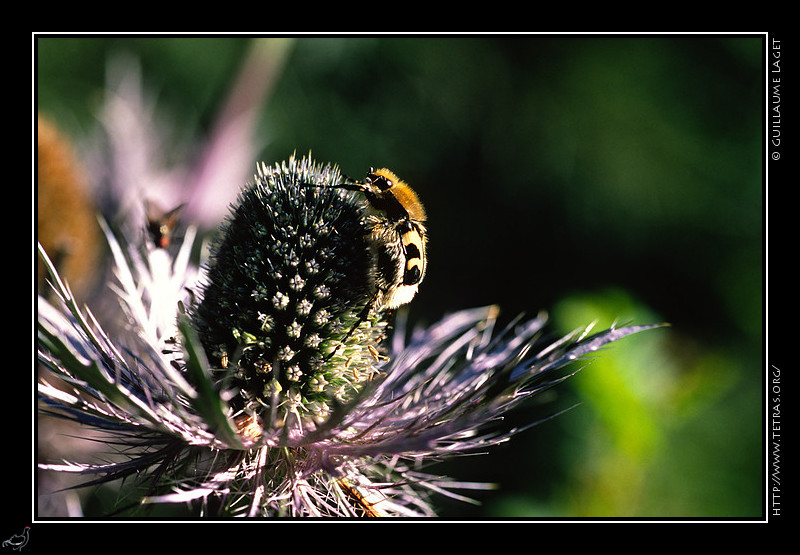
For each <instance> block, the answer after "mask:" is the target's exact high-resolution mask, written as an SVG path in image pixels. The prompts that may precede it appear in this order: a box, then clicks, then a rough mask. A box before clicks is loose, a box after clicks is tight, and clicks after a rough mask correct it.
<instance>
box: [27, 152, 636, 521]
mask: <svg viewBox="0 0 800 555" xmlns="http://www.w3.org/2000/svg"><path fill="white" fill-rule="evenodd" d="M342 179H343V177H342V176H341V174H340V173H339V171H338V169H337V168H335V167H334V166H330V165H322V164H318V163H316V162H314V161H313V160H312V159H310V158H309V157H304V158H302V159H297V158H294V157H293V158H291V159H289V160H288V161H287V162H285V163H282V164H278V165H275V166H273V167H266V166H262V167H261V168H260V170H259V172H258V174H257V175H256V176H255V181H254V183H253V184H252V185H250V186H249V187H248V188H246V189H245V190H244V191H243V192H242V194H241V195H240V197H239V200H238V201H237V203H236V205H235V206H234V207H233V210H232V213H231V215H230V218H229V220H228V221H227V223H226V224H225V226H224V227H223V232H222V235H221V237H220V239H219V240H218V242H217V243H216V244H215V246H214V248H213V250H212V253H213V254H212V257H211V259H210V260H209V261H208V263H207V264H205V265H204V266H203V268H204V271H203V272H199V273H198V272H196V271H195V270H194V268H193V267H192V266H191V265H190V264H189V262H188V254H187V253H188V252H189V250H190V247H191V243H192V241H193V235H192V233H187V234H186V235H185V236H184V243H183V244H182V245H176V246H175V247H174V248H175V252H176V253H177V255H175V256H172V257H171V256H169V255H168V252H171V251H166V250H164V249H160V248H157V247H154V246H153V245H152V244H148V245H145V246H139V247H136V246H135V245H132V244H129V243H128V242H127V241H125V240H121V239H119V238H117V237H116V236H115V235H114V234H113V233H112V232H111V231H110V230H109V229H108V228H106V235H107V237H108V239H109V244H110V245H111V247H112V252H113V253H114V255H115V263H116V270H117V272H116V276H117V281H116V284H115V291H116V293H117V295H118V296H119V300H120V301H121V305H122V307H123V309H124V311H125V314H126V315H127V320H128V325H129V327H128V330H127V332H125V333H124V334H122V336H121V337H112V336H111V335H110V334H108V333H106V332H104V331H103V329H102V328H101V327H100V325H99V324H98V323H97V321H96V320H95V319H94V318H93V317H92V315H91V314H90V313H88V311H86V310H83V309H81V308H80V307H79V306H78V305H77V303H76V301H75V299H74V298H73V297H72V295H71V293H70V292H69V287H68V286H67V284H65V283H63V281H62V280H61V279H60V278H59V276H58V273H57V272H56V270H55V268H53V266H52V264H50V263H49V260H48V258H47V255H46V253H44V252H43V251H42V252H41V256H42V259H43V260H44V261H45V263H46V265H47V267H48V270H49V272H50V274H51V280H52V283H53V287H54V290H55V292H56V301H55V302H54V303H52V304H51V303H49V302H48V301H46V300H45V299H43V298H40V299H39V320H38V335H39V341H38V347H39V359H40V361H41V363H42V364H43V365H44V366H45V367H46V368H48V369H49V370H51V371H52V372H53V373H54V374H55V375H56V376H58V377H59V378H60V379H61V380H63V382H64V383H65V384H67V385H66V387H64V388H56V387H55V386H54V385H52V384H51V383H49V382H48V381H42V383H41V384H40V387H39V391H40V396H41V399H42V402H43V404H44V406H45V407H46V409H45V410H47V411H48V412H53V413H57V414H60V415H62V416H65V417H67V418H71V419H74V420H77V421H80V422H83V423H85V424H88V425H90V426H92V427H94V428H96V429H100V430H103V431H104V432H106V433H107V434H109V435H110V436H111V437H112V439H111V440H109V443H110V444H114V443H118V442H119V443H122V444H123V445H125V447H126V448H125V449H124V453H125V458H124V459H123V460H121V461H118V462H112V463H108V464H102V465H90V464H72V463H70V464H61V465H54V464H42V465H40V467H41V468H45V469H50V470H62V471H69V472H76V473H81V474H92V475H97V476H99V478H98V479H97V480H100V481H103V480H113V479H116V478H122V477H126V476H136V477H137V480H142V481H145V482H146V484H147V487H148V490H147V495H146V496H145V498H144V500H145V501H150V502H154V501H162V502H166V501H189V502H197V503H199V506H200V507H201V508H202V511H203V514H208V513H209V512H210V511H211V509H212V507H213V508H214V511H215V513H216V512H218V513H219V514H223V515H248V516H275V515H290V516H327V515H338V516H356V515H362V516H363V515H368V516H370V515H371V516H375V515H401V516H431V515H434V514H435V511H434V509H433V505H432V503H431V501H430V499H429V497H430V494H431V493H432V492H438V493H446V494H450V495H457V494H456V493H455V492H454V491H453V488H458V487H463V486H465V484H457V483H451V482H449V481H448V480H446V479H444V478H440V477H436V476H433V475H428V474H423V473H422V472H421V471H420V470H419V465H418V463H419V462H421V461H425V460H438V459H441V458H443V457H448V456H452V455H456V454H459V453H467V452H472V451H475V450H477V449H481V450H483V449H485V448H486V447H489V446H492V445H494V444H497V443H499V442H502V441H505V440H507V439H508V438H509V437H510V436H511V435H513V434H514V433H516V432H518V431H519V430H515V429H504V428H503V427H502V426H500V425H499V423H498V422H499V419H500V417H502V415H503V414H505V413H506V412H507V411H508V410H510V409H512V408H514V407H515V406H517V405H518V404H520V403H522V402H523V401H525V400H526V399H528V398H530V397H531V396H533V395H535V394H536V393H537V392H539V391H541V390H542V389H544V388H548V387H551V386H553V385H554V384H556V383H559V381H561V380H562V379H564V378H565V377H567V376H568V375H570V372H572V371H573V369H572V367H571V363H572V362H574V361H576V360H577V359H579V358H581V357H583V356H585V355H588V354H590V353H592V352H594V351H596V350H598V349H599V348H600V347H602V346H603V345H606V344H608V343H609V342H612V341H615V340H617V339H619V338H621V337H623V336H625V335H628V334H630V333H634V332H637V331H640V330H643V329H646V328H648V327H650V326H632V327H623V328H616V327H612V328H610V329H607V330H605V331H602V332H599V333H596V334H590V329H589V328H587V329H584V330H579V331H577V332H575V333H574V334H570V335H568V336H566V337H563V338H561V339H557V340H552V339H551V338H549V337H548V336H547V334H546V333H545V329H544V325H545V322H546V318H545V317H544V316H543V315H540V316H538V317H536V318H533V319H531V320H524V319H523V318H520V319H518V320H517V321H515V322H513V323H512V324H510V325H508V326H506V327H504V328H503V329H502V330H496V329H495V328H496V323H497V309H496V308H495V307H487V308H479V309H468V310H462V311H458V312H455V313H453V314H451V315H449V316H446V317H445V318H443V319H442V320H441V321H440V322H438V323H436V324H434V325H432V326H430V327H427V328H422V329H417V330H414V331H413V332H412V333H411V334H410V335H409V337H408V339H407V341H406V334H405V330H402V329H398V330H395V331H394V333H392V332H391V330H390V327H389V325H388V321H389V320H388V314H387V313H386V312H385V311H382V310H380V308H379V307H378V306H377V305H376V304H375V303H374V299H375V295H376V281H375V280H374V269H375V265H376V259H375V256H376V254H375V250H374V245H371V244H370V242H369V240H368V239H367V237H368V236H369V233H370V227H369V225H370V224H369V223H368V222H370V221H372V220H371V218H374V213H373V211H371V210H369V209H368V207H367V205H366V203H365V201H364V199H363V197H362V196H361V195H360V193H359V192H358V191H349V190H345V189H342V188H337V187H335V185H338V184H340V183H341V182H342ZM393 252H399V251H397V250H395V251H393ZM187 289H188V290H192V291H194V296H191V295H187V293H186V291H187ZM183 306H185V307H186V310H182V309H181V307H183ZM212 501H213V503H212Z"/></svg>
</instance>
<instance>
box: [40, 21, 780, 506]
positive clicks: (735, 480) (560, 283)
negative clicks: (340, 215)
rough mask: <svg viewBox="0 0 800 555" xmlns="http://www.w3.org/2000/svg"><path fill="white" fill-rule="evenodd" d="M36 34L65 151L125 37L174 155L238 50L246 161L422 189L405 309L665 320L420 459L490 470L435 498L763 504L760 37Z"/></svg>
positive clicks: (45, 96)
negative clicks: (498, 438) (485, 431)
mask: <svg viewBox="0 0 800 555" xmlns="http://www.w3.org/2000/svg"><path fill="white" fill-rule="evenodd" d="M35 47H36V51H35V60H36V64H37V66H36V78H37V83H36V92H37V98H36V103H37V109H38V111H40V112H42V113H44V114H47V115H48V116H49V117H50V118H51V119H52V120H54V121H55V122H57V123H58V125H59V127H60V128H61V129H62V131H64V132H65V133H66V134H67V135H68V136H70V137H71V138H72V139H73V140H74V141H75V144H76V145H79V146H78V147H77V148H79V149H80V145H81V144H83V143H84V142H86V138H87V137H89V136H91V135H92V133H93V130H94V129H95V128H96V127H97V126H98V120H97V113H98V109H99V105H100V103H101V101H102V98H103V95H104V94H105V93H104V88H105V86H106V84H107V81H106V79H107V72H106V70H107V67H108V63H109V60H110V59H113V58H114V57H115V56H117V55H119V54H120V53H126V54H130V55H132V56H133V59H134V60H137V61H138V63H139V65H140V72H141V80H142V86H143V88H144V90H145V91H147V92H148V94H150V95H152V98H153V99H154V104H155V106H157V110H158V115H157V118H156V119H157V120H158V122H159V124H161V125H163V126H164V127H166V128H168V129H170V130H171V132H172V133H174V134H175V135H176V136H178V137H180V140H176V141H175V143H174V146H175V149H174V152H172V151H170V152H168V153H167V154H168V156H169V158H170V160H171V161H172V162H173V163H174V164H176V165H189V164H191V163H192V160H193V157H194V156H195V155H196V152H194V151H192V150H191V149H189V148H186V145H187V144H192V142H193V140H195V141H196V142H197V143H200V142H202V140H203V139H204V138H205V137H207V136H208V134H209V133H210V131H211V130H212V129H213V125H214V122H215V121H216V120H217V117H218V115H219V113H220V111H221V107H222V105H223V103H224V101H225V99H226V98H227V97H228V95H229V94H230V93H231V90H232V88H233V87H234V83H235V82H237V81H236V80H237V79H238V78H239V75H240V73H239V72H240V70H241V68H242V64H243V63H244V60H245V59H252V58H248V57H251V56H255V59H256V66H255V68H256V69H251V70H248V71H246V72H245V73H246V75H247V76H248V77H250V78H253V79H256V78H259V77H263V76H264V75H268V76H269V77H270V79H271V80H270V81H269V83H268V84H267V86H265V87H264V88H262V89H261V91H262V95H263V96H261V97H259V100H258V101H257V102H256V103H255V106H256V108H257V109H256V111H255V112H253V113H251V118H252V122H253V124H254V133H255V134H254V144H255V145H256V148H257V152H256V153H255V155H254V158H253V160H252V161H248V162H247V165H246V167H244V168H243V171H244V172H245V173H246V174H250V175H252V173H253V172H254V171H255V162H256V161H257V160H264V161H266V162H267V163H269V164H271V163H274V162H277V161H280V160H283V159H285V158H287V157H288V156H289V155H291V154H292V152H294V151H296V152H297V153H298V154H305V153H307V152H308V151H311V152H312V154H313V156H314V157H315V158H317V159H318V160H321V161H332V162H336V163H338V164H339V165H340V167H341V168H342V170H343V171H344V172H345V173H346V174H348V175H351V176H353V177H356V178H361V177H363V175H364V174H365V173H366V171H367V170H368V168H369V167H370V166H376V167H379V166H387V167H389V168H391V169H393V171H395V173H397V174H398V175H399V176H400V177H401V178H403V179H404V180H406V181H407V182H408V183H409V184H411V185H412V187H414V188H415V190H416V191H417V192H418V194H419V196H420V198H421V199H422V201H423V202H424V204H425V207H426V209H427V212H428V217H429V221H428V230H429V237H430V243H429V261H430V265H429V272H428V275H427V277H426V280H425V282H424V284H423V286H422V288H421V291H420V293H419V295H418V296H417V298H416V299H415V300H414V302H413V303H412V304H411V306H410V313H409V317H410V319H411V321H412V322H419V323H425V322H428V323H430V322H433V321H435V320H438V319H439V318H440V317H441V316H442V315H443V314H445V313H447V312H449V311H454V310H458V309H461V308H469V307H475V306H481V305H486V304H498V305H500V307H501V309H502V310H503V314H504V315H505V316H506V317H508V318H511V317H512V316H514V315H516V314H517V313H519V312H526V313H528V314H531V315H533V314H535V313H537V312H538V311H539V310H547V311H548V312H549V313H550V315H551V319H552V324H553V329H554V330H555V331H557V332H559V333H566V332H567V331H569V330H571V329H573V328H574V327H577V326H580V325H584V324H588V323H590V322H592V321H595V320H596V321H597V326H598V328H604V327H607V326H608V325H610V324H611V323H612V322H614V321H615V320H619V321H622V322H628V321H631V322H634V323H650V322H662V321H665V322H669V323H670V324H671V327H669V328H665V329H660V330H657V331H654V332H648V333H646V334H640V335H636V336H633V337H631V338H627V339H625V340H623V341H622V342H620V343H619V344H616V345H613V346H612V347H610V348H609V349H607V350H606V351H604V352H603V353H602V355H601V356H600V357H599V358H598V359H597V360H595V361H594V362H593V363H592V364H590V365H589V366H588V367H586V368H585V369H584V370H582V371H581V372H580V373H579V374H578V375H577V376H576V377H574V378H573V379H571V380H570V381H569V382H567V383H566V384H564V385H562V386H560V387H559V388H558V389H557V390H555V391H554V392H552V393H551V394H549V396H548V397H547V398H546V399H543V400H544V401H546V403H544V404H543V406H541V407H534V408H532V409H530V412H528V411H523V413H521V414H519V415H518V418H519V419H520V421H525V420H526V419H529V418H531V417H538V416H541V415H543V414H547V413H548V412H553V411H556V410H561V409H564V408H567V407H569V406H571V405H573V404H575V403H579V405H578V406H577V407H575V408H573V409H572V410H570V411H568V412H567V413H566V414H564V415H561V416H559V417H558V418H556V419H553V420H550V421H548V422H546V423H543V424H542V425H540V426H538V427H535V428H533V429H532V430H530V431H528V432H526V433H524V434H523V435H520V436H518V437H516V438H515V439H513V440H512V441H511V442H510V443H508V444H506V445H504V446H502V447H501V448H499V449H497V450H495V451H494V452H492V453H491V454H487V455H480V456H475V457H469V458H464V459H459V460H456V461H451V462H448V463H446V464H443V465H441V466H439V467H437V468H436V469H435V470H437V471H440V472H442V473H446V474H448V475H450V476H453V477H455V478H456V479H458V480H464V481H469V480H473V481H491V482H496V483H497V484H498V489H496V490H495V491H492V492H487V493H479V494H478V495H477V497H478V498H479V500H480V501H481V504H480V505H478V506H472V505H467V504H462V503H450V502H446V501H442V513H443V515H444V516H450V517H471V518H483V517H520V516H565V517H587V516H588V517H605V516H616V517H637V516H644V517H714V518H718V517H734V518H747V517H759V516H761V515H763V514H764V513H763V511H764V505H763V500H764V496H763V492H762V486H763V483H764V475H763V461H764V451H763V445H762V441H763V437H762V435H763V421H762V415H763V414H764V411H763V407H762V399H763V395H762V384H763V369H764V364H763V358H764V356H763V351H764V347H765V344H764V320H763V315H764V279H763V278H764V271H765V264H764V261H765V251H764V246H765V236H764V229H765V217H764V216H765V206H764V198H765V191H766V186H765V181H764V161H763V137H764V128H763V124H764V114H765V109H764V107H765V97H764V91H765V78H764V58H765V38H764V37H763V36H749V37H739V36H726V35H708V36H697V35H691V36H674V35H667V36H654V37H639V36H613V37H611V36H584V37H579V36H547V35H513V36H495V35H486V36H474V37H423V38H417V37H356V38H333V37H331V38H289V39H255V38H251V37H208V38H194V37H174V38H173V37H146V38H132V37H119V36H112V37H74V38H65V37H57V38H55V37H54V38H39V39H38V40H36V44H35ZM254 52H257V54H255V55H254V54H253V53H254ZM262 68H263V70H262ZM267 68H271V69H270V70H269V71H267ZM245 81H246V82H247V80H245ZM187 138H188V139H187ZM238 185H240V184H235V187H238ZM229 186H230V185H229ZM235 187H233V188H232V190H233V189H235ZM211 227H213V226H207V230H208V231H210V230H211Z"/></svg>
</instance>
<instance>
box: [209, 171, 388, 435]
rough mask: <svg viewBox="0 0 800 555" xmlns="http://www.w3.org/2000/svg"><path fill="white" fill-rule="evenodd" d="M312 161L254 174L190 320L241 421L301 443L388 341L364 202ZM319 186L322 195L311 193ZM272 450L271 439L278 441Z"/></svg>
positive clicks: (351, 391) (370, 369) (370, 370)
mask: <svg viewBox="0 0 800 555" xmlns="http://www.w3.org/2000/svg"><path fill="white" fill-rule="evenodd" d="M341 181H342V176H341V175H340V173H339V172H338V170H337V169H336V168H335V167H332V166H329V165H321V164H315V163H314V162H313V161H312V160H310V159H309V158H302V159H299V160H298V159H296V158H292V159H290V160H289V161H288V162H284V163H283V164H278V165H276V166H274V167H266V166H262V167H261V168H260V170H259V173H258V175H257V176H256V180H255V183H254V184H253V185H252V186H251V187H248V188H246V189H245V190H244V191H243V192H242V194H241V195H240V198H239V200H238V203H237V204H236V206H235V208H234V210H233V214H232V215H231V217H230V218H229V221H228V222H227V225H226V227H225V230H224V233H223V234H222V239H221V241H220V242H219V244H218V245H217V246H216V248H215V249H214V252H213V255H212V260H211V265H210V268H209V271H208V277H207V279H206V285H205V287H204V288H203V291H202V294H201V299H202V300H201V301H200V302H199V304H198V306H197V309H196V310H195V311H194V313H193V319H194V322H195V326H196V328H197V329H198V332H199V335H200V340H201V341H202V343H203V345H204V346H205V348H206V355H207V357H208V359H209V361H211V363H212V364H213V365H214V367H215V372H214V375H215V376H216V377H218V378H219V380H220V382H221V383H222V384H223V385H224V386H225V387H228V388H235V389H236V390H237V391H238V393H237V395H236V397H235V398H234V399H232V400H231V404H232V405H234V406H237V407H239V408H241V413H240V414H239V418H240V419H241V421H243V422H247V423H248V424H249V425H255V426H257V427H259V428H260V427H263V428H265V430H266V431H267V432H266V433H267V434H273V435H275V434H277V435H283V434H288V435H290V436H291V435H299V436H302V435H303V433H304V429H305V428H307V427H308V426H309V421H324V420H325V419H327V416H328V414H329V412H330V411H331V409H332V408H333V405H334V404H336V403H344V402H346V401H347V400H349V399H351V398H352V397H353V396H354V395H355V394H356V393H357V391H358V390H359V389H360V384H361V383H363V382H365V381H367V380H369V379H371V378H372V377H373V374H374V373H375V371H376V369H375V357H376V356H377V347H378V346H379V345H380V344H381V342H382V340H383V335H384V334H385V328H386V325H385V321H384V320H383V319H382V318H381V316H382V315H381V314H379V313H376V312H374V311H372V312H369V313H367V312H366V311H367V310H368V309H369V308H370V303H371V301H372V299H373V298H374V297H375V291H374V284H373V283H372V281H371V270H370V268H371V265H372V253H371V250H370V247H369V244H368V243H367V236H368V230H367V228H366V227H365V225H366V218H367V214H366V213H365V211H364V206H365V204H364V201H363V199H359V197H358V195H357V194H356V193H354V192H352V191H347V190H344V189H341V188H330V187H331V186H335V185H338V184H339V183H340V182H341ZM312 184H313V185H320V186H322V187H321V188H315V187H310V186H309V185H312ZM274 441H277V440H274Z"/></svg>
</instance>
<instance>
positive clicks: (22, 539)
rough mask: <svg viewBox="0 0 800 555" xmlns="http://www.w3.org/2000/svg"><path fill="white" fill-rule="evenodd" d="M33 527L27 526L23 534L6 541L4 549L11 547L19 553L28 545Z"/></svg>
mask: <svg viewBox="0 0 800 555" xmlns="http://www.w3.org/2000/svg"><path fill="white" fill-rule="evenodd" d="M30 530H31V527H30V526H26V527H25V529H24V530H23V531H22V533H21V534H14V535H13V536H11V537H10V538H8V539H7V540H6V541H4V542H3V547H10V548H12V549H15V550H17V551H20V550H21V549H22V548H23V547H25V544H27V543H28V534H29V533H30Z"/></svg>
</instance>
